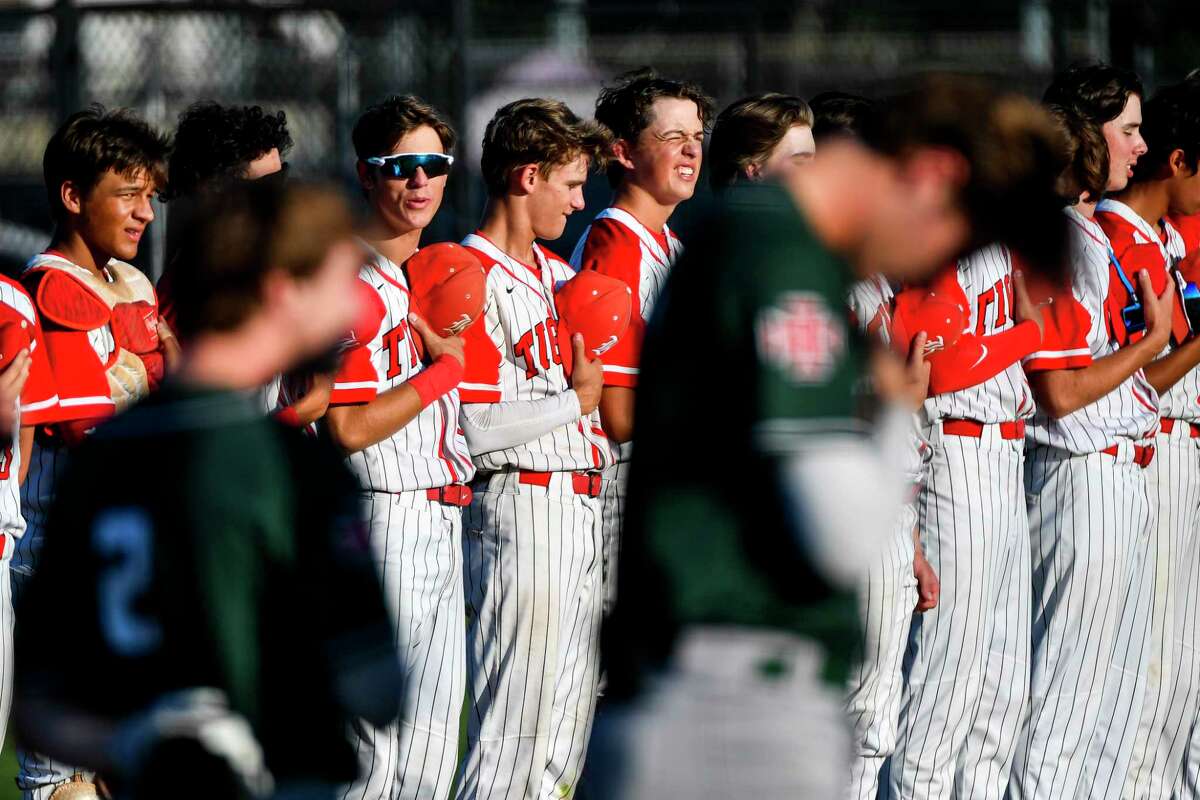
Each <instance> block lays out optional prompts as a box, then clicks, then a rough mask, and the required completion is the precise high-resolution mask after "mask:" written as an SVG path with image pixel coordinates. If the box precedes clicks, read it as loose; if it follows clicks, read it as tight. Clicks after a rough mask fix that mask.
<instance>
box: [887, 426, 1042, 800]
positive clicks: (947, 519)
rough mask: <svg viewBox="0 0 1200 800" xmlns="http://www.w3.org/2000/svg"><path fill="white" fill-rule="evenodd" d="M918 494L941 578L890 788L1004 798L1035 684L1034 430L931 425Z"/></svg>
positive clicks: (915, 629) (916, 662)
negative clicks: (1030, 448) (1028, 486)
mask: <svg viewBox="0 0 1200 800" xmlns="http://www.w3.org/2000/svg"><path fill="white" fill-rule="evenodd" d="M930 444H931V446H932V449H933V458H932V460H931V461H930V464H929V475H928V479H927V481H926V484H925V488H924V489H923V490H922V492H921V494H920V495H919V497H918V500H917V508H918V515H919V516H918V519H919V525H920V531H921V543H922V546H923V548H924V551H925V557H926V558H927V559H928V560H929V563H930V564H931V565H932V567H933V569H934V571H935V572H936V573H937V575H938V578H939V579H940V581H941V587H942V588H941V600H940V602H939V603H938V606H937V608H934V609H932V610H930V611H927V612H926V613H924V614H921V615H919V616H917V617H915V618H914V620H913V625H912V629H911V632H910V635H909V642H908V650H907V652H906V654H905V659H904V681H905V683H904V694H903V698H902V700H901V705H900V721H899V733H898V740H897V744H896V750H895V753H894V754H893V755H892V758H891V761H890V764H889V767H888V776H887V782H888V785H887V787H886V788H885V790H884V794H885V796H889V797H895V798H903V800H908V799H909V798H949V797H963V798H972V800H975V799H976V798H981V799H982V800H991V799H995V798H999V797H1000V796H1001V794H1002V792H1003V791H1004V787H1005V785H1006V783H1007V780H1008V773H1009V768H1010V765H1011V763H1012V754H1013V748H1014V745H1015V741H1014V740H1015V734H1016V729H1017V727H1018V723H1019V721H1020V715H1021V711H1022V708H1023V707H1024V704H1025V701H1026V698H1027V694H1028V676H1029V662H1028V658H1029V589H1028V586H1029V528H1028V520H1027V517H1026V514H1025V505H1024V492H1023V485H1022V470H1023V461H1024V455H1023V454H1024V441H1023V440H1022V439H1003V438H1002V437H1001V435H1000V431H999V429H998V426H996V425H989V426H986V428H985V429H984V431H983V435H982V436H981V437H980V438H973V437H969V436H953V435H943V434H942V433H941V430H940V426H935V428H934V429H933V430H932V431H931V436H930Z"/></svg>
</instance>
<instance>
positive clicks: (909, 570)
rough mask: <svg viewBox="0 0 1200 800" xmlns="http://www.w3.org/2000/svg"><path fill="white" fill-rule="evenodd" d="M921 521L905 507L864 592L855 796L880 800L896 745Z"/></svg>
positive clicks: (854, 695)
mask: <svg viewBox="0 0 1200 800" xmlns="http://www.w3.org/2000/svg"><path fill="white" fill-rule="evenodd" d="M916 525H917V510H916V508H915V507H914V506H912V505H906V506H904V507H903V509H902V510H901V514H900V520H899V522H897V524H896V531H895V533H894V534H893V536H892V538H891V540H890V541H889V543H888V546H887V547H886V548H885V549H884V551H883V553H882V554H881V556H880V558H878V559H876V560H875V562H874V563H873V564H872V565H871V567H870V569H869V570H868V571H867V579H866V580H865V581H864V582H863V583H862V585H861V586H860V587H859V591H858V598H859V611H860V613H861V614H862V615H863V620H862V622H863V639H862V660H861V661H860V662H859V664H858V666H857V668H856V669H855V670H854V672H853V673H851V675H850V679H849V681H848V686H847V692H846V713H847V716H848V717H849V718H850V726H851V729H852V731H853V737H854V738H853V743H854V748H855V753H854V760H853V762H852V763H851V767H850V784H849V787H848V791H847V793H846V797H847V798H850V799H851V800H875V797H876V795H877V793H878V790H879V771H880V769H881V768H882V767H883V764H884V762H885V761H886V760H887V758H888V756H890V755H891V754H892V751H893V750H894V749H895V747H896V723H897V720H898V719H899V716H900V692H901V672H900V667H901V662H902V660H903V657H904V643H905V641H907V639H908V629H909V626H910V625H911V624H912V615H913V608H914V607H915V606H916V603H917V579H916V578H915V577H913V555H914V544H913V529H914V528H915V527H916Z"/></svg>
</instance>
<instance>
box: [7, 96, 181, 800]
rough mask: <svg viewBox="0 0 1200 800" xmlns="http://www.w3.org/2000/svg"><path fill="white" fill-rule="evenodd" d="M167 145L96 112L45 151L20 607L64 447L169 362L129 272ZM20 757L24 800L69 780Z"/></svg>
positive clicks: (159, 329) (28, 276)
mask: <svg viewBox="0 0 1200 800" xmlns="http://www.w3.org/2000/svg"><path fill="white" fill-rule="evenodd" d="M166 146H167V143H166V139H165V137H163V136H161V135H159V134H158V133H157V132H155V131H154V130H152V129H151V128H150V127H149V126H148V125H147V124H146V123H144V122H142V121H141V120H140V119H137V118H136V117H134V116H132V115H131V114H128V113H127V112H122V111H116V112H106V111H105V110H104V109H102V108H99V107H92V108H89V109H88V110H86V111H80V112H77V113H76V114H73V115H72V116H71V117H70V118H68V119H67V121H66V122H65V123H63V125H62V127H60V128H59V129H58V131H57V132H55V134H54V136H53V137H52V138H51V139H50V142H49V143H48V144H47V145H46V155H45V159H44V162H43V163H44V167H45V181H46V191H47V194H48V195H49V199H50V207H51V210H52V211H53V213H54V217H55V223H56V227H55V232H54V237H53V239H52V240H51V244H50V247H49V248H48V249H47V250H46V251H45V252H43V253H41V254H40V255H37V256H34V258H32V259H31V260H30V261H29V263H28V264H27V265H26V266H25V271H24V273H23V275H22V277H21V282H22V284H23V285H24V287H25V288H26V290H27V291H28V292H29V294H30V296H31V297H32V298H33V300H34V303H35V306H36V309H37V313H38V316H39V317H40V320H41V322H42V329H43V334H44V338H45V345H46V347H45V354H46V359H47V361H48V362H49V365H50V369H51V372H52V373H53V375H54V382H55V385H56V388H57V392H58V396H59V407H60V412H59V414H58V419H57V420H56V421H55V423H54V424H53V425H52V426H51V427H50V428H49V430H48V432H46V433H41V432H39V434H38V437H37V439H36V440H35V442H34V445H33V448H32V451H31V455H30V464H29V472H28V477H27V479H26V481H25V482H24V484H22V486H21V511H22V513H23V515H24V516H25V521H26V523H27V527H26V531H25V535H24V536H22V537H21V538H20V540H18V544H17V548H16V551H15V553H14V555H13V560H12V562H11V568H12V570H13V573H14V576H15V579H16V584H15V587H14V588H15V589H16V594H17V595H18V600H19V595H20V585H21V582H22V581H23V580H24V579H26V578H27V577H28V576H30V575H31V574H32V573H33V571H34V569H35V567H36V564H37V557H38V552H39V550H40V548H41V544H42V532H43V528H44V525H45V516H46V512H47V511H48V510H49V507H50V503H51V501H52V499H53V496H54V487H55V483H56V481H57V478H58V476H59V474H60V473H61V471H62V469H63V468H64V467H65V465H66V461H67V458H66V455H67V448H68V447H70V446H73V445H75V444H77V443H78V442H79V441H81V440H82V438H83V437H84V436H85V435H86V434H87V433H88V432H89V431H90V430H92V429H93V428H94V427H95V426H96V424H97V423H98V422H100V421H102V420H103V419H105V418H107V417H110V416H112V415H113V414H114V413H117V412H120V411H123V410H125V409H126V408H128V407H129V406H131V405H132V404H134V403H136V402H137V401H139V400H141V399H142V398H144V397H145V396H146V395H147V394H148V393H149V392H150V390H151V389H152V388H153V387H155V386H156V385H157V384H158V382H159V381H160V380H161V379H162V377H163V373H164V369H165V367H166V364H167V360H168V359H174V358H176V356H177V353H178V348H177V346H176V345H175V344H174V335H173V334H172V333H171V332H170V329H169V327H168V326H167V325H166V324H165V323H163V322H162V321H161V319H160V317H159V316H158V311H157V299H156V297H155V294H154V287H153V286H152V285H151V283H150V281H149V280H148V279H147V278H146V276H144V275H143V274H142V273H141V272H139V271H138V270H137V269H136V268H134V267H132V266H130V265H129V264H128V263H126V260H127V259H132V258H133V257H134V256H135V255H136V254H137V251H138V244H139V242H140V241H141V238H142V236H143V234H144V233H145V230H146V226H147V225H149V224H150V222H151V221H152V220H153V219H154V211H153V208H152V207H151V205H150V199H151V197H153V195H154V193H155V191H156V190H157V188H158V186H159V185H160V184H161V181H162V169H163V159H164V156H165V154H166ZM18 608H19V604H18ZM19 760H20V770H19V773H18V776H17V785H18V786H19V787H20V788H21V789H22V790H23V792H24V794H25V797H26V798H27V800H46V798H48V797H50V796H51V793H52V792H53V791H54V787H55V785H57V784H59V783H62V782H65V781H67V780H69V779H70V778H71V776H72V774H73V772H74V770H72V769H71V768H70V767H66V766H64V765H62V764H59V763H58V762H51V761H50V760H48V759H45V758H42V757H40V756H38V755H37V754H34V753H29V752H22V753H19Z"/></svg>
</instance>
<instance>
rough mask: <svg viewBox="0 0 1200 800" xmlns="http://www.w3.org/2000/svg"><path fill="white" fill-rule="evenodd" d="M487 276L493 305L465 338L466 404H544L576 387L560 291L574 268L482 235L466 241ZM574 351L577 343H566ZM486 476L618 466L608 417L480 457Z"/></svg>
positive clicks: (535, 249) (594, 416)
mask: <svg viewBox="0 0 1200 800" xmlns="http://www.w3.org/2000/svg"><path fill="white" fill-rule="evenodd" d="M462 245H463V246H464V247H469V248H470V249H471V250H472V252H474V253H475V255H476V256H478V257H479V261H480V263H482V264H483V267H484V269H485V270H487V273H488V278H487V290H488V294H487V303H486V305H485V307H484V314H483V319H482V321H481V322H478V323H476V324H475V325H472V326H471V327H470V328H468V329H467V332H466V333H465V334H464V339H465V340H466V343H467V347H466V352H467V365H466V372H465V376H464V378H463V382H462V384H460V387H459V388H460V390H461V393H462V401H463V402H464V403H501V402H511V401H514V400H540V399H543V398H546V397H553V396H554V395H558V394H562V393H563V392H566V391H568V390H569V389H570V388H571V384H570V381H569V380H568V378H567V375H566V372H565V371H564V369H563V365H562V355H561V353H560V350H559V347H560V343H559V341H558V311H557V310H556V309H555V306H554V292H555V289H556V288H557V286H558V285H559V284H561V283H562V282H564V281H567V280H570V279H571V278H572V277H573V276H574V275H575V272H574V270H572V269H571V267H570V266H568V265H567V263H566V262H565V261H563V260H561V259H560V258H558V257H557V256H555V255H553V254H552V253H549V252H547V251H546V250H544V249H543V248H542V247H540V246H539V245H537V244H534V246H533V253H534V257H535V259H536V260H537V262H538V263H537V264H533V265H531V264H523V263H521V262H519V261H517V260H516V259H514V258H511V257H509V256H508V255H506V254H505V253H504V251H502V250H501V249H500V248H498V247H497V246H496V245H495V244H493V243H492V242H490V241H489V240H488V239H486V238H485V237H483V236H481V235H479V234H471V235H470V236H468V237H467V238H465V239H463V241H462ZM561 346H562V347H569V346H570V343H569V342H563V343H561ZM472 455H473V457H474V459H475V465H476V466H477V467H478V468H479V469H481V470H500V469H509V468H518V469H526V470H534V471H539V472H561V471H567V470H598V469H604V468H606V467H608V466H609V465H610V464H612V463H613V453H612V449H611V446H610V444H609V441H608V437H606V436H605V435H604V430H603V429H602V428H601V427H600V412H599V410H593V411H592V413H591V414H589V415H587V416H585V417H583V418H582V419H579V420H578V421H576V422H572V423H568V424H566V425H563V426H561V427H559V428H557V429H555V430H552V431H550V432H549V433H547V434H544V435H543V436H540V437H538V438H537V439H534V440H533V441H531V442H526V443H525V444H522V445H517V446H515V447H509V448H506V449H504V450H497V451H495V452H491V453H473V454H472Z"/></svg>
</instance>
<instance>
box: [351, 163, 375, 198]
mask: <svg viewBox="0 0 1200 800" xmlns="http://www.w3.org/2000/svg"><path fill="white" fill-rule="evenodd" d="M354 171H355V172H356V173H357V174H358V185H359V186H361V187H362V189H363V191H364V192H369V191H371V189H373V188H375V181H374V180H372V178H371V167H370V166H369V165H368V164H367V163H366V162H365V161H356V162H354Z"/></svg>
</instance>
